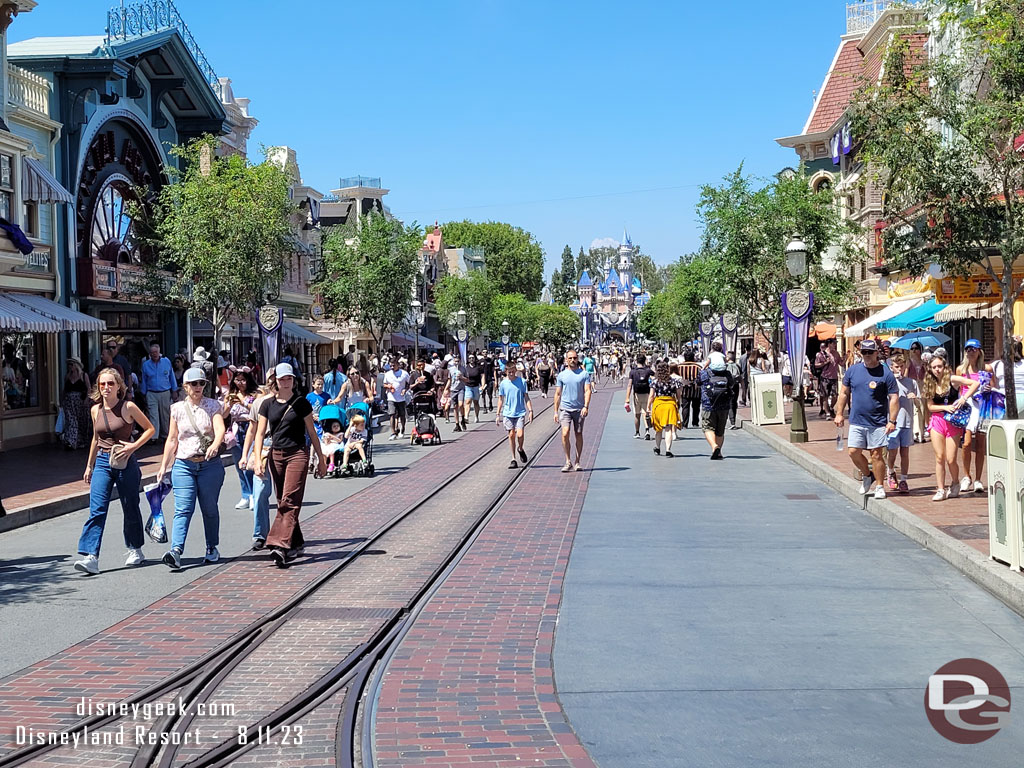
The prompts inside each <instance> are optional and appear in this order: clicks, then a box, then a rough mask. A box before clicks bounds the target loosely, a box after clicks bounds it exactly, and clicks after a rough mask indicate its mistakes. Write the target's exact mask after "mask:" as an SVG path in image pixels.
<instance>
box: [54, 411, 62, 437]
mask: <svg viewBox="0 0 1024 768" xmlns="http://www.w3.org/2000/svg"><path fill="white" fill-rule="evenodd" d="M53 431H54V432H56V433H57V434H58V435H59V434H61V433H62V432H63V431H64V409H63V408H61V409H59V410H58V411H57V423H56V424H55V425H54V427H53Z"/></svg>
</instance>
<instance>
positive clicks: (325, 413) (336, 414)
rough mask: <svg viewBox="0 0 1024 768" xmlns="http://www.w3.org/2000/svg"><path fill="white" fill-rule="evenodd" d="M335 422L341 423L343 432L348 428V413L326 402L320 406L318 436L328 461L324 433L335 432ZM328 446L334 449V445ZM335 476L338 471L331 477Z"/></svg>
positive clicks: (311, 467)
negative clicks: (319, 430)
mask: <svg viewBox="0 0 1024 768" xmlns="http://www.w3.org/2000/svg"><path fill="white" fill-rule="evenodd" d="M335 423H338V424H340V425H341V432H342V434H344V432H345V430H346V429H347V428H348V415H347V414H346V413H345V412H344V411H343V410H341V408H340V407H339V406H337V405H332V404H328V405H325V406H322V407H321V408H320V424H319V426H320V428H321V432H320V435H319V436H320V442H321V444H322V445H323V447H324V456H326V457H327V460H328V463H330V458H331V457H330V456H328V455H327V454H328V446H327V445H326V443H324V437H325V436H326V435H332V434H335V432H334V424H335ZM329 448H330V450H331V451H333V450H335V448H336V446H334V445H331V446H329ZM312 470H313V457H312V456H311V457H310V471H312ZM337 476H338V472H337V471H336V472H334V474H333V477H337Z"/></svg>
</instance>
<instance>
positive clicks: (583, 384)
mask: <svg viewBox="0 0 1024 768" xmlns="http://www.w3.org/2000/svg"><path fill="white" fill-rule="evenodd" d="M592 393H593V386H592V385H591V383H590V374H589V373H587V372H586V371H585V370H584V369H583V368H582V367H581V366H580V356H579V353H578V352H577V351H576V350H574V349H570V350H569V351H568V352H566V353H565V368H564V369H563V370H562V371H561V372H560V373H559V374H558V378H557V379H555V423H556V424H561V426H562V450H563V451H564V452H565V466H563V467H562V471H563V472H570V471H572V469H573V463H572V448H571V446H570V445H569V429H570V427H571V428H572V430H573V431H574V432H575V433H576V465H575V468H576V471H577V472H579V471H580V470H581V469H582V468H583V467H582V466H581V465H580V462H581V461H582V460H583V422H584V420H585V419H586V418H587V412H588V410H589V408H590V396H591V394H592Z"/></svg>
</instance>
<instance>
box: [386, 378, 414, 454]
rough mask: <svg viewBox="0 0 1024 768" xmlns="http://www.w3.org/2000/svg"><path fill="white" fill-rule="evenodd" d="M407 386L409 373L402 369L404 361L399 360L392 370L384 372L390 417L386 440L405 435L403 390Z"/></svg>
mask: <svg viewBox="0 0 1024 768" xmlns="http://www.w3.org/2000/svg"><path fill="white" fill-rule="evenodd" d="M408 388H409V374H408V373H406V371H405V370H404V362H403V361H402V360H399V361H398V363H397V365H396V367H395V368H394V370H391V371H388V372H387V373H385V374H384V389H385V390H387V393H388V415H389V416H390V417H391V437H389V438H388V440H397V439H398V437H399V434H401V436H402V437H405V416H406V408H405V391H406V390H407V389H408ZM399 424H401V428H399Z"/></svg>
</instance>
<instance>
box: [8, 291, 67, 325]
mask: <svg viewBox="0 0 1024 768" xmlns="http://www.w3.org/2000/svg"><path fill="white" fill-rule="evenodd" d="M61 330H62V329H61V325H60V323H59V322H57V321H56V320H54V319H52V318H49V317H46V316H44V315H40V314H39V313H38V312H33V311H32V310H31V309H29V308H28V307H26V306H25V305H24V304H19V303H18V302H16V301H12V300H11V299H9V298H8V297H7V295H6V294H2V293H0V331H17V332H19V333H60V331H61Z"/></svg>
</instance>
